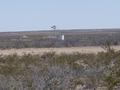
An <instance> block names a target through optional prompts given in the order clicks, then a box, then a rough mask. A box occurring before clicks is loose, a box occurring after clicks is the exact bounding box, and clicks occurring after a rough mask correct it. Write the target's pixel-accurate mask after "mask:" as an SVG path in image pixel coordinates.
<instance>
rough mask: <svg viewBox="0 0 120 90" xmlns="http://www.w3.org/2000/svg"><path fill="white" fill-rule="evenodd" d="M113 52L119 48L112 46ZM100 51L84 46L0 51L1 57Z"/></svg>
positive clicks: (119, 47)
mask: <svg viewBox="0 0 120 90" xmlns="http://www.w3.org/2000/svg"><path fill="white" fill-rule="evenodd" d="M112 48H114V49H115V50H120V46H112ZM101 51H105V50H104V49H103V48H102V47H100V46H86V47H68V48H67V47H64V48H23V49H6V50H0V54H1V55H11V54H15V53H16V54H18V55H23V54H29V53H30V54H43V53H45V52H56V54H60V53H67V54H70V53H74V52H79V53H95V54H96V53H98V52H101Z"/></svg>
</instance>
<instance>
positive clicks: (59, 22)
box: [0, 0, 120, 31]
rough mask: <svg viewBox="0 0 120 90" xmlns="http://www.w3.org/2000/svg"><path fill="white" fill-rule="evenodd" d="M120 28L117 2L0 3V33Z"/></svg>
mask: <svg viewBox="0 0 120 90" xmlns="http://www.w3.org/2000/svg"><path fill="white" fill-rule="evenodd" d="M52 25H56V26H57V28H58V29H71V28H76V29H77V28H120V0H0V31H24V30H43V29H50V26H52Z"/></svg>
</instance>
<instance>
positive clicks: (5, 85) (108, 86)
mask: <svg viewBox="0 0 120 90" xmlns="http://www.w3.org/2000/svg"><path fill="white" fill-rule="evenodd" d="M119 86H120V51H114V50H109V51H107V52H99V53H97V54H93V53H89V54H87V53H86V54H82V53H77V52H76V53H69V54H66V53H61V54H56V53H55V52H46V53H43V54H42V55H39V54H38V55H33V54H24V55H22V56H20V55H17V54H13V55H1V56H0V90H120V88H119Z"/></svg>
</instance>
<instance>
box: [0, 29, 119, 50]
mask: <svg viewBox="0 0 120 90" xmlns="http://www.w3.org/2000/svg"><path fill="white" fill-rule="evenodd" d="M62 34H63V35H65V40H64V41H63V40H61V35H62ZM106 41H109V42H111V43H112V45H120V29H106V30H104V29H100V30H94V29H93V30H92V29H91V30H79V29H78V30H56V32H54V31H35V32H32V31H31V32H6V33H0V49H8V48H41V47H76V46H77V47H78V46H98V45H99V46H101V45H104V43H105V42H106Z"/></svg>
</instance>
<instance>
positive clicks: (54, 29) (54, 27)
mask: <svg viewBox="0 0 120 90" xmlns="http://www.w3.org/2000/svg"><path fill="white" fill-rule="evenodd" d="M51 28H52V29H53V31H54V37H56V28H57V27H56V25H53V26H52V27H51Z"/></svg>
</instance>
